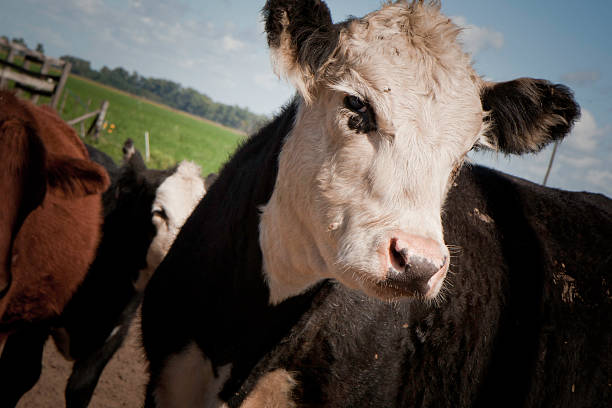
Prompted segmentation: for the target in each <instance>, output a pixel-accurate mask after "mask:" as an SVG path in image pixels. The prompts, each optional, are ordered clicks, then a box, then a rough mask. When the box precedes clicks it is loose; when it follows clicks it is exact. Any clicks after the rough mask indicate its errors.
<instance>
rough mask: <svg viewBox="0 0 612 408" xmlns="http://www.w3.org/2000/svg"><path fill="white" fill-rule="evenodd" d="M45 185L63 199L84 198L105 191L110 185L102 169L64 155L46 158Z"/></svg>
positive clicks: (83, 160)
mask: <svg viewBox="0 0 612 408" xmlns="http://www.w3.org/2000/svg"><path fill="white" fill-rule="evenodd" d="M46 172H47V184H48V185H49V187H50V188H51V189H53V190H54V191H56V192H59V193H60V194H62V195H64V196H65V197H71V198H72V197H84V196H87V195H90V194H98V193H102V192H104V191H106V189H107V188H108V186H109V185H110V179H109V177H108V173H107V172H106V170H105V169H104V167H102V166H100V165H99V164H97V163H94V162H93V161H91V160H86V159H77V158H74V157H69V156H64V155H52V156H51V155H50V156H48V157H47V165H46Z"/></svg>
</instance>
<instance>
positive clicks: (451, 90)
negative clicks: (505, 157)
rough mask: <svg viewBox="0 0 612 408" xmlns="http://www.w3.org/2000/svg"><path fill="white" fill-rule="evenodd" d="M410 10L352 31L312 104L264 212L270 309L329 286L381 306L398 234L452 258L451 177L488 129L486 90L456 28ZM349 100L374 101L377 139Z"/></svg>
mask: <svg viewBox="0 0 612 408" xmlns="http://www.w3.org/2000/svg"><path fill="white" fill-rule="evenodd" d="M408 10H409V8H408V5H406V4H404V3H400V4H393V5H387V6H384V7H383V9H381V10H379V11H377V12H374V13H371V14H369V15H368V16H366V17H365V18H364V19H366V20H367V21H368V24H363V23H360V22H353V23H351V24H350V25H349V26H348V28H347V29H345V30H344V31H343V32H342V33H341V35H340V44H339V46H338V49H337V50H336V52H335V53H334V56H333V58H334V60H333V61H332V62H330V63H329V64H328V66H327V67H326V70H327V71H326V74H325V75H324V76H323V77H325V78H326V81H321V83H320V84H319V85H318V86H319V88H318V89H317V92H315V93H314V94H316V95H317V98H316V99H314V100H312V101H309V102H308V103H305V102H304V100H302V103H301V105H300V108H299V110H298V113H297V118H296V123H295V126H294V129H293V130H292V131H291V132H290V134H289V135H288V136H287V139H286V141H285V143H284V146H283V149H282V151H281V154H280V157H279V172H278V177H277V180H276V184H275V188H274V192H273V194H272V197H271V199H270V201H269V202H268V203H267V204H266V205H265V206H264V207H263V208H262V215H261V222H260V245H261V249H262V252H263V259H264V274H265V276H266V279H267V282H268V284H269V287H270V292H271V293H270V301H271V303H278V302H280V301H282V300H284V299H286V298H288V297H290V296H293V295H296V294H298V293H300V292H302V291H304V290H305V289H307V288H308V287H309V286H311V285H313V284H314V283H315V282H317V281H318V280H320V279H323V278H335V279H337V280H339V281H340V282H342V283H343V284H345V285H347V286H349V287H351V288H357V289H360V290H363V291H364V292H366V293H368V294H370V295H373V296H379V297H380V294H379V293H378V292H377V291H376V289H375V287H374V286H375V284H376V283H377V282H381V281H382V280H383V279H384V278H385V273H386V268H385V267H384V265H382V264H381V259H380V257H379V256H376V254H377V249H379V248H380V247H381V246H383V245H386V243H387V242H388V241H389V239H390V238H391V235H392V234H393V231H397V230H400V231H404V232H406V233H409V234H414V235H419V236H422V237H425V238H430V239H433V240H435V241H437V242H438V243H439V245H440V251H441V253H444V254H448V250H447V249H446V247H445V244H444V238H443V234H442V224H441V216H440V214H441V211H442V205H443V202H444V198H445V196H446V193H447V190H448V186H449V185H450V184H451V183H450V178H451V172H452V170H453V169H454V168H456V166H457V165H459V164H460V163H461V162H462V161H463V158H464V156H465V154H466V153H467V152H468V151H469V150H470V148H471V147H472V146H473V145H474V144H475V143H476V142H477V141H478V139H479V138H480V137H481V136H482V132H483V130H484V128H485V126H484V125H483V117H484V115H485V113H484V112H483V111H482V107H481V102H480V89H481V86H482V81H481V80H480V79H479V78H478V77H477V76H476V75H475V74H474V71H473V69H472V67H471V62H470V59H469V56H467V55H466V54H464V53H463V52H462V50H461V48H460V45H459V44H458V43H457V42H456V34H457V28H456V27H455V26H454V25H453V23H452V22H450V21H449V20H448V19H447V18H446V17H444V16H443V15H441V14H440V13H439V10H438V9H437V8H435V7H433V8H432V7H428V6H426V5H419V6H415V8H414V10H413V13H416V14H413V15H412V16H411V17H410V18H408V14H410V12H409V11H408ZM399 27H402V28H401V29H399ZM407 27H410V30H411V32H412V33H414V34H413V35H412V36H410V37H408V36H409V34H407V33H406V30H408V28H407ZM380 37H383V38H382V39H381V38H380ZM427 41H429V42H427ZM275 52H276V55H277V57H276V60H277V63H279V64H282V63H283V61H284V60H286V59H283V58H279V57H278V55H282V50H281V51H279V50H276V51H275ZM277 70H278V71H280V72H283V73H285V75H287V76H288V77H291V76H293V75H300V72H299V70H298V69H296V68H295V67H293V66H285V67H281V68H277ZM293 83H294V84H295V83H296V81H293ZM298 91H300V92H301V93H302V97H304V98H310V96H309V95H304V91H303V89H301V87H299V86H298ZM346 95H355V96H359V97H360V98H362V99H364V100H367V101H369V103H370V105H371V107H372V108H373V109H374V111H375V114H376V121H377V125H378V126H377V127H378V129H377V131H376V132H370V133H369V134H363V133H357V132H355V131H354V130H351V129H349V127H348V125H347V122H348V117H349V116H350V115H352V113H351V112H350V111H349V110H348V109H347V108H345V107H344V104H343V100H344V97H345V96H346ZM438 286H441V284H440V285H438ZM437 290H439V287H438V288H437ZM437 290H436V293H437Z"/></svg>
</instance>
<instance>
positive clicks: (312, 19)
mask: <svg viewBox="0 0 612 408" xmlns="http://www.w3.org/2000/svg"><path fill="white" fill-rule="evenodd" d="M262 13H263V17H264V20H265V24H266V33H267V36H268V45H269V47H270V50H271V53H272V57H273V61H274V69H275V70H276V73H277V74H279V75H281V76H284V77H286V78H287V79H289V80H290V81H291V82H292V83H293V85H294V86H295V87H296V88H297V89H298V91H299V92H300V93H301V94H302V96H303V97H304V99H305V100H306V101H309V100H311V98H312V94H313V92H314V91H315V84H316V80H317V77H318V75H319V74H320V70H321V68H322V67H323V66H324V63H325V61H326V60H327V59H328V58H329V56H330V55H331V54H332V53H333V51H334V50H335V49H336V47H337V44H338V29H337V28H336V26H334V24H333V23H332V19H331V14H330V12H329V9H328V8H327V5H326V4H325V3H324V2H323V1H321V0H268V2H267V3H266V5H265V6H264V8H263V10H262Z"/></svg>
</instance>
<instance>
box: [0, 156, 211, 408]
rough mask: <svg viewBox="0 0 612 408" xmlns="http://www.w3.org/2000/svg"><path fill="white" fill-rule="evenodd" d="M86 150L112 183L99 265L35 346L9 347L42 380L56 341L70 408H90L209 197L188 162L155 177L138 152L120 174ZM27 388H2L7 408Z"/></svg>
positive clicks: (12, 342)
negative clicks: (46, 353) (49, 342)
mask: <svg viewBox="0 0 612 408" xmlns="http://www.w3.org/2000/svg"><path fill="white" fill-rule="evenodd" d="M87 148H88V150H89V152H90V155H91V157H92V158H94V159H95V160H97V161H99V163H100V164H103V165H104V166H105V167H106V169H107V170H108V172H109V174H111V175H112V177H111V179H112V185H111V187H110V188H109V189H108V190H107V192H106V193H105V194H104V197H103V198H104V225H103V229H102V232H103V236H102V240H101V242H100V245H99V246H98V249H97V252H96V257H95V260H94V261H93V263H92V264H91V267H90V268H89V271H88V273H87V275H86V277H85V279H84V281H83V283H82V284H81V285H80V286H79V288H78V290H77V291H76V293H75V294H74V296H73V297H72V298H71V299H70V301H69V302H68V304H67V306H66V308H65V309H64V310H63V312H62V314H61V316H60V317H59V318H58V319H57V320H55V321H54V322H53V325H52V327H47V330H46V331H45V332H44V333H41V335H40V336H38V342H36V343H35V342H34V341H29V342H25V343H24V342H23V341H22V338H21V336H19V335H16V336H14V337H11V338H9V341H8V343H7V351H9V350H10V354H11V355H10V358H11V361H14V362H15V363H17V362H18V364H19V369H20V370H21V371H22V372H29V373H30V376H31V378H36V379H38V377H39V376H40V370H41V366H40V361H41V360H40V359H41V355H42V350H43V346H44V343H45V340H46V338H47V337H48V334H49V333H50V332H51V333H52V334H53V338H54V340H55V343H56V345H57V347H58V349H59V350H60V352H61V353H62V354H63V355H64V356H65V357H66V358H67V359H70V360H74V365H73V368H72V374H71V376H70V378H69V380H68V384H67V387H66V405H67V406H68V407H85V406H87V405H88V404H89V401H90V399H91V397H92V395H93V392H94V389H95V387H96V384H97V383H98V379H99V377H100V375H101V374H102V371H103V369H104V367H105V366H106V364H107V363H108V362H109V361H110V359H111V358H112V356H113V355H114V354H115V352H116V351H117V350H118V349H119V347H120V346H121V345H122V344H123V341H124V339H125V337H126V335H127V332H128V329H129V326H130V323H131V321H132V320H133V317H134V315H135V314H136V310H137V308H138V306H139V305H140V302H141V300H142V294H143V289H144V287H145V286H146V283H147V281H148V279H149V278H150V276H151V274H152V273H153V271H154V270H155V268H156V267H157V265H158V264H159V262H160V261H161V260H162V259H163V257H164V256H165V254H166V252H167V251H168V249H169V247H170V245H171V244H172V241H173V240H174V237H175V236H176V234H177V233H178V230H179V229H180V227H181V226H182V224H183V222H184V221H185V219H186V218H187V216H188V215H189V214H190V213H191V210H192V209H193V207H194V206H195V204H196V203H197V202H198V201H199V199H200V198H201V197H202V195H203V194H204V182H203V180H202V177H201V175H200V169H199V167H198V166H196V165H194V164H193V163H191V162H182V163H180V164H179V165H178V166H176V167H173V168H170V169H167V170H152V169H147V167H146V165H145V164H144V161H143V160H142V157H141V156H140V153H139V152H137V151H135V152H133V153H132V154H131V155H130V157H129V158H128V159H127V160H126V161H125V164H124V165H123V166H122V167H120V168H117V166H116V165H115V164H114V162H113V161H112V159H111V158H110V157H108V156H107V155H105V154H104V153H103V152H100V151H99V150H97V149H95V148H93V147H92V146H87ZM41 332H42V330H41ZM0 369H3V370H4V371H10V370H12V369H16V367H8V366H6V365H5V366H0ZM34 382H35V381H34ZM33 385H34V383H32V384H30V386H29V387H31V386H33ZM29 387H27V388H26V387H25V385H24V386H21V387H15V389H18V390H19V392H11V391H10V390H9V389H6V390H4V389H3V386H2V385H0V390H2V395H3V397H2V400H3V402H8V403H9V405H10V404H15V403H16V402H17V400H18V399H19V398H20V397H21V396H22V395H23V393H24V392H25V391H27V389H29ZM9 401H10V402H9Z"/></svg>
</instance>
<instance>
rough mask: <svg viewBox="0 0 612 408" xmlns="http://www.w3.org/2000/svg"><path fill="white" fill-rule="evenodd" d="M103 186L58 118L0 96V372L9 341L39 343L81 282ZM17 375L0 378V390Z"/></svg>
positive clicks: (98, 170)
mask: <svg viewBox="0 0 612 408" xmlns="http://www.w3.org/2000/svg"><path fill="white" fill-rule="evenodd" d="M108 184H109V180H108V176H107V174H106V172H105V171H104V169H103V168H102V167H101V166H99V165H97V164H95V163H93V162H91V161H90V160H89V157H88V154H87V150H86V149H85V146H84V145H83V143H82V142H81V141H80V139H79V138H78V136H77V135H76V133H75V132H74V130H72V129H71V128H70V127H69V126H68V125H66V124H65V123H64V122H63V121H62V120H61V119H60V118H59V116H57V114H56V113H55V112H53V111H52V110H51V109H50V108H47V107H37V106H35V105H32V104H31V103H29V102H23V101H20V100H18V99H17V98H16V97H15V96H14V95H13V94H11V93H8V92H0V191H2V192H3V199H2V203H0V206H1V208H0V352H2V357H1V359H0V365H5V363H6V362H7V359H5V355H6V352H7V351H8V349H9V346H8V345H7V346H6V349H4V351H2V346H3V345H4V343H5V341H6V339H7V336H9V335H12V334H13V333H15V332H19V333H23V341H24V342H28V341H32V340H34V339H36V338H37V337H38V336H39V333H38V327H39V325H40V324H44V323H45V322H48V321H51V320H53V319H55V318H57V316H59V314H60V313H61V312H62V310H63V309H64V306H65V305H66V303H67V302H68V300H69V299H70V298H71V296H72V294H73V293H74V291H75V290H76V288H77V286H78V285H79V284H80V283H81V281H82V280H83V278H84V277H85V274H86V272H87V269H88V267H89V265H90V264H91V262H92V260H93V258H94V255H95V250H96V247H97V245H98V241H99V238H100V227H101V223H102V202H101V193H102V191H104V190H105V189H106V188H107V187H108ZM22 374H23V373H22V372H21V371H19V370H16V371H12V372H7V371H2V372H1V373H0V386H1V387H2V389H4V386H5V385H6V384H10V383H11V381H12V380H13V379H14V378H15V377H19V376H21V375H22ZM0 394H1V395H2V399H3V402H4V396H5V394H4V393H3V392H0Z"/></svg>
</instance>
